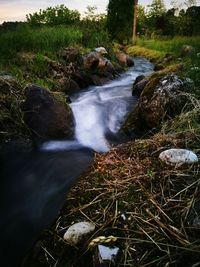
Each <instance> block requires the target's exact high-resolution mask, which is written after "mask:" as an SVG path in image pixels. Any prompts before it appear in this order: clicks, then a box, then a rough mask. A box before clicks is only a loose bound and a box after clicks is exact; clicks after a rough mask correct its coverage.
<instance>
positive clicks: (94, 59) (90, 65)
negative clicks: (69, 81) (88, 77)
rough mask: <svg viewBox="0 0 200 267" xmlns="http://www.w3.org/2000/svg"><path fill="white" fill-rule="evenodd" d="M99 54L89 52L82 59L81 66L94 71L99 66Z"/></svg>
mask: <svg viewBox="0 0 200 267" xmlns="http://www.w3.org/2000/svg"><path fill="white" fill-rule="evenodd" d="M100 57H101V56H100V54H99V53H98V52H90V53H88V54H86V55H84V57H83V65H84V68H85V69H86V70H94V69H96V68H97V67H98V65H99V60H100Z"/></svg>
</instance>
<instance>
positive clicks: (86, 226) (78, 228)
mask: <svg viewBox="0 0 200 267" xmlns="http://www.w3.org/2000/svg"><path fill="white" fill-rule="evenodd" d="M94 229H95V225H94V224H93V223H91V222H79V223H75V224H73V225H72V226H70V227H69V228H68V230H67V231H66V233H65V234H64V240H65V241H67V242H68V243H69V244H71V245H77V244H78V243H79V242H80V241H81V240H82V239H83V237H84V236H85V235H87V234H89V233H91V232H93V231H94Z"/></svg>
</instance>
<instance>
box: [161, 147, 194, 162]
mask: <svg viewBox="0 0 200 267" xmlns="http://www.w3.org/2000/svg"><path fill="white" fill-rule="evenodd" d="M159 159H160V160H161V161H164V162H165V163H166V164H170V165H176V164H177V165H182V164H185V163H187V164H192V163H195V162H197V161H198V157H197V155H196V154H195V153H194V152H192V151H190V150H187V149H168V150H165V151H163V152H162V153H160V155H159Z"/></svg>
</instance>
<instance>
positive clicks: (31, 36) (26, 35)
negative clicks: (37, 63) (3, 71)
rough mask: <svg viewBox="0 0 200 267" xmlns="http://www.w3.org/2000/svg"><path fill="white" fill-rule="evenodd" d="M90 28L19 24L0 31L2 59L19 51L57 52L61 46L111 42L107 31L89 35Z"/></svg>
mask: <svg viewBox="0 0 200 267" xmlns="http://www.w3.org/2000/svg"><path fill="white" fill-rule="evenodd" d="M89 32H90V29H87V28H86V29H84V28H83V27H80V26H79V25H77V26H76V25H75V26H70V27H65V26H54V27H50V26H43V27H36V28H32V27H30V26H28V25H25V26H19V27H18V28H17V29H16V30H10V31H0V43H1V46H0V59H1V61H2V60H7V59H12V58H13V57H14V56H16V53H17V52H21V51H26V52H34V53H52V54H55V53H56V52H57V51H58V49H60V48H61V47H67V46H73V47H74V46H84V47H88V48H93V47H95V46H99V45H103V44H105V43H109V38H108V35H107V33H106V32H105V31H101V32H99V31H98V32H96V31H95V30H94V29H93V33H92V34H90V38H89V36H88V34H89Z"/></svg>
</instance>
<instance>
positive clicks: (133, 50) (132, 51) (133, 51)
mask: <svg viewBox="0 0 200 267" xmlns="http://www.w3.org/2000/svg"><path fill="white" fill-rule="evenodd" d="M126 53H127V54H129V55H130V56H140V57H145V58H147V59H149V60H151V61H152V62H160V61H162V59H163V58H164V56H165V53H162V52H159V51H156V50H152V49H147V48H144V47H140V46H137V45H136V46H128V47H127V48H126Z"/></svg>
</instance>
